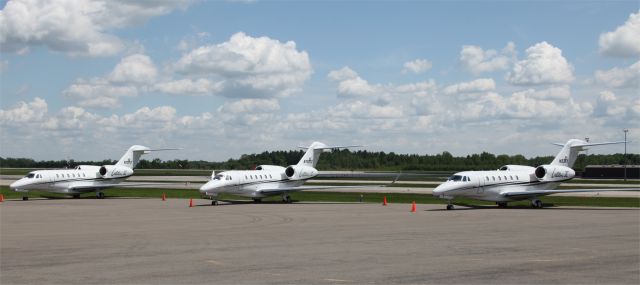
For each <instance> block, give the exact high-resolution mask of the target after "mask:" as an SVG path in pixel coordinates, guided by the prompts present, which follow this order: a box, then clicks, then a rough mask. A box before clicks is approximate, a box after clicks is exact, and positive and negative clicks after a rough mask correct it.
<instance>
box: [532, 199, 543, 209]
mask: <svg viewBox="0 0 640 285" xmlns="http://www.w3.org/2000/svg"><path fill="white" fill-rule="evenodd" d="M531 206H533V207H534V208H542V201H540V200H538V199H535V200H533V201H531Z"/></svg>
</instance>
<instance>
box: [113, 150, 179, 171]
mask: <svg viewBox="0 0 640 285" xmlns="http://www.w3.org/2000/svg"><path fill="white" fill-rule="evenodd" d="M178 149H179V148H159V149H150V148H148V147H146V146H141V145H134V146H131V147H130V148H129V149H128V150H127V152H125V153H124V155H123V156H122V158H120V160H118V163H116V166H125V167H128V168H131V169H134V168H135V167H136V165H138V162H140V156H142V155H143V154H147V153H150V152H152V151H161V150H178Z"/></svg>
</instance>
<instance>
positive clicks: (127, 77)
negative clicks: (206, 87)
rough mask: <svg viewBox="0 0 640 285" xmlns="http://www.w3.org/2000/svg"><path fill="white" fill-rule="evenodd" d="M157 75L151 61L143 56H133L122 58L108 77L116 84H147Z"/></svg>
mask: <svg viewBox="0 0 640 285" xmlns="http://www.w3.org/2000/svg"><path fill="white" fill-rule="evenodd" d="M157 75H158V70H157V69H156V67H155V65H154V64H153V62H152V61H151V59H150V58H149V57H148V56H146V55H144V54H133V55H130V56H127V57H125V58H123V59H122V60H121V61H120V63H118V65H116V67H115V68H114V69H113V71H112V72H111V74H110V75H109V79H110V80H111V81H112V82H117V83H149V82H153V81H154V80H155V79H156V76H157Z"/></svg>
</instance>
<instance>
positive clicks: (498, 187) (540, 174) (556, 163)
mask: <svg viewBox="0 0 640 285" xmlns="http://www.w3.org/2000/svg"><path fill="white" fill-rule="evenodd" d="M618 143H624V141H622V142H604V143H587V142H585V141H582V140H577V139H572V140H569V141H568V142H567V143H566V144H564V145H562V144H556V145H559V146H562V150H561V151H560V153H558V155H557V156H556V157H555V158H554V159H553V161H552V162H551V163H550V164H545V165H540V166H538V167H531V166H525V165H505V166H502V167H500V169H498V170H495V171H464V172H458V173H456V174H454V175H453V176H451V177H449V179H448V180H447V181H446V182H444V183H442V184H440V185H439V186H438V187H436V188H435V189H434V190H433V196H435V197H438V198H442V199H447V200H448V201H449V203H448V205H447V210H452V209H453V204H452V203H451V200H453V199H454V198H457V197H463V198H471V199H476V200H482V201H490V202H496V203H497V204H498V206H499V207H506V206H507V202H512V201H518V200H531V206H532V207H536V208H542V201H540V200H539V199H538V197H540V196H544V195H549V194H556V193H572V192H603V191H639V190H640V188H616V189H612V188H608V189H563V190H559V189H556V188H557V187H558V186H559V185H560V183H562V182H566V181H568V180H571V179H572V178H573V177H574V176H575V174H576V173H575V171H574V170H573V169H571V167H573V164H574V163H575V161H576V159H577V158H578V153H579V152H580V151H582V150H585V147H589V146H597V145H607V144H618Z"/></svg>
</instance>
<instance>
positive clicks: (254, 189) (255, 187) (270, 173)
mask: <svg viewBox="0 0 640 285" xmlns="http://www.w3.org/2000/svg"><path fill="white" fill-rule="evenodd" d="M284 170H285V168H284V167H282V170H232V171H224V172H220V173H218V174H216V175H214V176H213V177H212V179H211V180H210V181H209V182H207V184H206V187H204V189H203V190H201V191H200V192H201V193H202V194H204V195H208V196H217V195H218V194H220V193H227V194H233V195H238V196H243V197H249V198H264V197H267V196H271V195H268V194H265V193H262V192H260V190H261V189H278V188H291V187H298V186H300V185H302V184H304V182H305V181H306V180H307V179H300V180H291V179H289V178H288V177H287V175H286V174H285V173H284ZM309 178H311V177H309Z"/></svg>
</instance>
